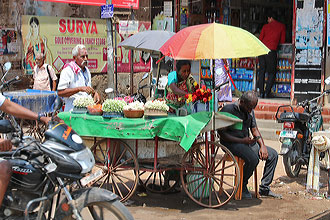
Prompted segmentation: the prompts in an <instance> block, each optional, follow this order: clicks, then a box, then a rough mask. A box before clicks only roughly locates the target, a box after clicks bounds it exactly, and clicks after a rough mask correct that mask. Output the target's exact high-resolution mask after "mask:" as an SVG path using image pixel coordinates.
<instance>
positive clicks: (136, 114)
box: [123, 110, 144, 118]
mask: <svg viewBox="0 0 330 220" xmlns="http://www.w3.org/2000/svg"><path fill="white" fill-rule="evenodd" d="M123 112H124V116H125V117H126V118H142V117H143V115H144V111H143V110H123Z"/></svg>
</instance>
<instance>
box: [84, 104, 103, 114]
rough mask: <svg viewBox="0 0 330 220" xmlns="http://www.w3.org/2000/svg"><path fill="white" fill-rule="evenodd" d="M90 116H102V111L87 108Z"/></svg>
mask: <svg viewBox="0 0 330 220" xmlns="http://www.w3.org/2000/svg"><path fill="white" fill-rule="evenodd" d="M87 111H88V114H91V115H102V113H103V111H102V109H98V108H91V107H89V106H88V107H87Z"/></svg>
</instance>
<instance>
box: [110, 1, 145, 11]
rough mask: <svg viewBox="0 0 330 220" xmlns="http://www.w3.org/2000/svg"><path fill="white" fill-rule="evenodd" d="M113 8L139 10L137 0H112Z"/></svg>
mask: <svg viewBox="0 0 330 220" xmlns="http://www.w3.org/2000/svg"><path fill="white" fill-rule="evenodd" d="M112 4H113V5H114V6H115V8H131V7H132V8H133V9H139V0H112Z"/></svg>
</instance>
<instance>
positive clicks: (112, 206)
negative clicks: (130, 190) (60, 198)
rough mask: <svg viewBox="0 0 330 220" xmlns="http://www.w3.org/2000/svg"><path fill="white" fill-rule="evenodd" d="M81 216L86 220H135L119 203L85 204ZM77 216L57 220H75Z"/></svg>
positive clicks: (56, 219)
mask: <svg viewBox="0 0 330 220" xmlns="http://www.w3.org/2000/svg"><path fill="white" fill-rule="evenodd" d="M80 214H81V216H82V218H83V219H84V220H93V219H104V220H105V219H118V220H131V219H133V217H132V215H131V213H130V212H129V211H128V209H127V208H126V207H125V206H124V205H123V204H122V203H121V202H120V201H119V200H116V201H111V202H108V201H102V202H93V203H88V204H85V206H84V207H83V208H82V210H80ZM75 219H76V218H75V216H74V215H73V214H72V215H69V216H66V217H64V218H56V217H55V220H75Z"/></svg>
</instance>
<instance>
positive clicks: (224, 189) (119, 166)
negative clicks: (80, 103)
mask: <svg viewBox="0 0 330 220" xmlns="http://www.w3.org/2000/svg"><path fill="white" fill-rule="evenodd" d="M213 114H215V115H214V116H212V115H213ZM58 116H59V117H60V118H61V119H63V120H64V122H65V123H66V124H68V125H69V126H71V127H72V128H73V129H74V130H75V131H76V132H77V133H78V134H79V135H81V136H90V137H98V138H102V139H101V140H99V141H96V142H95V144H94V145H93V146H92V148H91V150H92V152H93V153H94V155H95V160H96V164H97V167H99V168H101V169H100V170H101V172H100V173H101V175H100V176H101V177H100V178H98V181H97V182H96V183H94V184H95V185H97V186H99V187H104V188H107V189H109V190H111V191H113V192H115V193H116V194H117V195H119V196H120V197H121V201H125V200H127V199H128V198H130V197H131V196H132V195H133V194H134V192H135V189H136V186H137V184H138V183H139V182H140V184H142V185H143V186H145V187H146V188H147V190H150V191H153V192H166V191H169V190H171V189H172V188H173V187H175V186H176V185H177V184H178V181H179V179H178V176H176V175H175V173H178V171H179V172H180V175H179V176H180V180H181V184H182V187H183V189H184V190H185V192H186V193H187V195H188V196H189V197H190V198H191V199H192V200H193V201H195V202H196V203H198V204H199V205H201V206H204V207H208V208H216V207H219V206H222V205H224V204H226V203H227V202H228V201H229V200H230V199H231V198H232V197H233V196H234V195H235V193H236V190H237V188H238V183H239V178H240V177H239V171H238V165H237V162H236V160H235V158H234V156H233V155H232V154H231V153H230V151H229V150H228V149H227V148H226V147H224V146H223V145H221V144H220V143H218V142H214V139H213V138H210V137H209V136H210V135H209V133H210V131H211V128H212V127H213V126H214V124H215V129H220V128H223V127H227V126H242V124H241V120H240V119H237V118H236V117H234V116H232V115H230V114H226V113H212V112H198V113H195V114H191V115H188V116H184V117H176V116H173V117H171V116H169V117H164V118H156V119H142V118H138V119H132V118H111V119H108V118H103V117H102V116H95V115H89V114H73V113H70V112H62V113H59V115H58ZM213 118H214V119H215V123H213ZM211 137H214V136H211ZM145 140H150V141H153V142H154V145H148V144H143V143H146V142H145ZM163 142H165V143H166V144H165V145H167V146H169V145H170V144H169V142H172V143H177V145H176V148H177V152H183V153H182V154H180V153H179V154H173V155H171V156H169V157H166V156H168V155H165V156H164V149H163V150H162V151H163V152H161V151H160V148H159V146H161V144H162V143H163ZM141 143H142V144H141ZM148 146H149V150H150V148H151V150H152V151H153V153H152V154H153V155H152V157H150V156H148V155H146V154H145V153H146V152H147V151H148ZM140 148H142V149H144V150H143V151H144V152H141V150H140ZM165 149H166V147H165ZM182 149H184V151H182ZM228 158H230V160H228ZM225 160H226V161H230V162H227V163H226V164H225V163H224V162H225ZM173 171H176V172H173ZM97 172H98V171H97Z"/></svg>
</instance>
